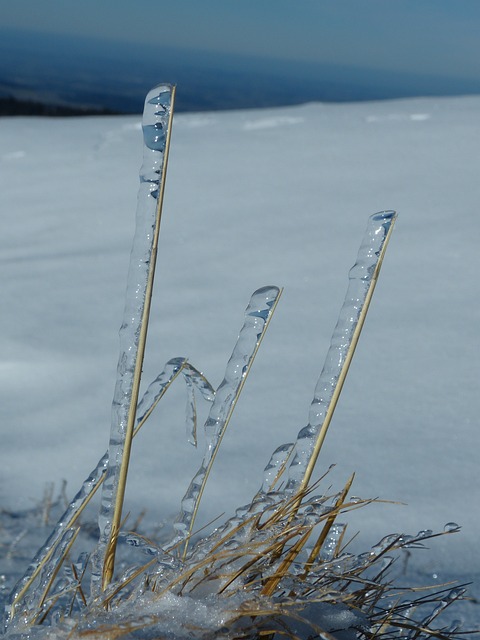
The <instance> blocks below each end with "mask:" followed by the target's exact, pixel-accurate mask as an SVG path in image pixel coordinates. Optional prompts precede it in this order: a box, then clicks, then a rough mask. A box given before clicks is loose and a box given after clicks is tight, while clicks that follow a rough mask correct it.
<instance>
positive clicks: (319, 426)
mask: <svg viewBox="0 0 480 640" xmlns="http://www.w3.org/2000/svg"><path fill="white" fill-rule="evenodd" d="M396 217H397V214H396V213H395V211H380V212H378V213H375V214H374V215H372V216H371V217H370V218H369V221H368V225H367V229H366V232H365V235H364V237H363V241H362V244H361V246H360V249H359V252H358V256H357V260H356V262H355V265H354V266H353V267H352V269H351V270H350V273H349V286H348V289H347V293H346V296H345V301H344V303H343V306H342V308H341V310H340V314H339V317H338V321H337V325H336V327H335V330H334V332H333V336H332V341H331V344H330V348H329V350H328V353H327V357H326V360H325V364H324V366H323V369H322V372H321V374H320V377H319V379H318V382H317V385H316V388H315V393H314V398H313V400H312V404H311V406H310V413H309V422H308V425H307V426H306V427H304V428H303V429H301V431H300V432H299V434H298V436H297V441H296V443H295V454H294V457H293V460H292V462H291V463H290V467H289V475H288V482H287V490H289V491H297V490H299V489H300V490H301V489H303V488H305V487H307V486H308V485H309V483H310V480H311V477H312V473H313V470H314V468H315V464H316V462H317V458H318V455H319V453H320V450H321V448H322V445H323V442H324V440H325V436H326V435H327V431H328V428H329V426H330V423H331V420H332V417H333V413H334V411H335V408H336V406H337V402H338V399H339V397H340V394H341V392H342V388H343V384H344V382H345V378H346V376H347V373H348V369H349V367H350V363H351V361H352V358H353V355H354V353H355V348H356V346H357V343H358V339H359V337H360V333H361V331H362V328H363V324H364V322H365V318H366V316H367V312H368V308H369V306H370V302H371V299H372V296H373V292H374V290H375V286H376V284H377V280H378V277H379V274H380V269H381V266H382V262H383V258H384V255H385V251H386V248H387V245H388V241H389V239H390V236H391V234H392V231H393V226H394V223H395V220H396Z"/></svg>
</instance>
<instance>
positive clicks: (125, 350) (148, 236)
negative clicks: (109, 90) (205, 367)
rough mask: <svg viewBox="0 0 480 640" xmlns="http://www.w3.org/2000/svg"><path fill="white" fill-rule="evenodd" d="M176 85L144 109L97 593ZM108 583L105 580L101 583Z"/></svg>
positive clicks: (125, 441) (139, 354)
mask: <svg viewBox="0 0 480 640" xmlns="http://www.w3.org/2000/svg"><path fill="white" fill-rule="evenodd" d="M173 93H174V89H173V87H171V86H170V85H160V86H158V87H155V88H154V89H152V90H151V91H150V92H149V93H148V95H147V97H146V99H145V108H144V114H143V138H144V156H143V164H142V167H141V169H140V189H139V193H138V204H137V216H136V228H135V237H134V240H133V246H132V253H131V256H130V267H129V272H128V284H127V293H126V302H125V311H124V317H123V322H122V325H121V328H120V356H119V360H118V371H117V382H116V387H115V393H114V399H113V405H112V426H111V432H110V445H109V465H108V469H107V474H106V478H105V481H104V483H103V490H102V502H101V508H100V514H99V519H98V524H99V528H100V539H99V544H98V547H97V550H96V552H95V554H94V556H93V562H92V565H93V566H92V593H93V594H98V593H99V592H100V590H101V589H102V588H103V587H105V583H106V582H108V581H109V574H110V575H111V572H112V571H113V562H114V555H115V539H114V538H115V535H116V534H117V533H118V523H117V521H119V519H120V518H119V515H120V514H121V506H122V505H121V501H123V495H122V496H121V499H120V495H119V494H120V493H122V491H121V489H122V485H124V484H125V481H126V470H127V467H128V458H129V447H130V442H131V437H132V429H133V422H134V419H133V420H132V407H133V409H136V404H137V402H136V399H135V397H134V395H135V393H138V383H139V378H140V374H141V366H140V365H141V361H142V359H143V348H144V345H145V338H146V330H147V324H148V310H149V304H150V300H149V292H151V286H152V284H153V272H154V266H155V259H156V246H157V242H158V232H159V222H160V210H161V201H162V195H163V187H164V173H165V170H166V163H165V161H166V154H167V152H168V140H169V135H168V134H169V126H170V121H171V110H172V102H173V101H172V96H173ZM101 583H103V584H101Z"/></svg>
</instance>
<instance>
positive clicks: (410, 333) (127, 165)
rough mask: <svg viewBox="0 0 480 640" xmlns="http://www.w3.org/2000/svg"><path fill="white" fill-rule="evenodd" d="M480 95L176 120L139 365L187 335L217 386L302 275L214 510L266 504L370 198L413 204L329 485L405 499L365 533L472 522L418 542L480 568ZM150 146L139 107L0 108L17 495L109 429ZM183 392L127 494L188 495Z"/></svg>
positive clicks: (250, 386)
mask: <svg viewBox="0 0 480 640" xmlns="http://www.w3.org/2000/svg"><path fill="white" fill-rule="evenodd" d="M179 90H180V91H181V88H180V89H179ZM479 109H480V98H477V97H465V98H443V99H440V98H430V99H415V100H402V101H392V102H378V103H361V104H342V105H324V104H308V105H304V106H301V107H291V108H284V109H275V110H262V111H238V112H218V113H211V114H188V115H179V116H176V117H175V122H174V131H173V138H172V148H171V156H170V162H169V173H168V180H167V191H166V197H165V207H164V217H163V221H162V229H161V233H160V252H159V260H158V265H157V276H156V283H155V293H154V298H155V300H154V305H153V310H152V314H153V316H152V321H151V325H150V333H149V341H148V345H147V351H148V357H147V361H146V364H145V369H144V380H145V386H146V384H148V383H149V382H150V381H151V380H153V379H154V378H155V376H156V375H157V374H158V373H159V371H160V370H161V369H162V367H163V364H164V363H165V362H166V361H167V360H168V359H170V358H171V357H173V356H187V357H188V358H189V361H190V362H191V363H192V364H193V365H194V366H196V367H197V368H199V369H201V370H202V371H203V373H204V374H205V375H206V376H207V378H208V379H209V380H210V382H212V384H213V385H214V386H218V384H219V383H220V381H221V380H222V377H223V372H224V368H225V365H226V362H227V359H228V357H229V354H230V352H231V349H232V348H233V345H234V343H235V340H236V337H237V335H238V330H239V329H240V326H241V321H242V314H243V311H244V308H245V306H246V304H247V302H248V299H249V297H250V295H251V293H252V292H253V291H254V290H255V289H257V288H258V287H260V286H263V285H273V284H275V285H279V286H283V287H285V291H284V294H283V296H282V299H281V301H280V304H279V305H278V307H277V310H276V313H275V317H274V318H273V320H272V322H271V325H270V328H269V330H268V333H267V335H266V337H265V339H264V341H263V343H262V347H261V349H260V351H259V354H258V356H257V359H256V361H255V364H254V367H253V370H252V373H251V375H250V377H249V379H248V381H247V384H246V385H245V389H244V391H243V394H242V397H241V400H240V401H239V403H238V406H237V408H236V410H235V413H234V417H233V419H232V422H231V424H230V427H229V430H228V431H227V433H226V435H225V438H224V440H223V443H222V447H221V450H220V453H219V455H218V457H217V461H216V464H215V466H214V470H213V472H212V476H211V478H210V481H209V485H207V490H206V492H205V496H204V499H203V506H202V509H203V513H202V516H201V517H202V521H201V522H199V526H201V524H202V523H205V522H208V521H209V520H211V519H212V518H215V517H216V516H218V515H220V514H221V513H222V512H227V513H228V514H230V513H231V512H232V511H233V509H234V508H235V507H236V506H238V505H240V504H244V503H245V502H249V500H250V499H251V497H252V495H253V494H254V493H255V492H256V491H257V489H258V488H259V486H260V485H261V483H262V477H263V474H262V471H263V468H264V466H265V465H266V463H267V462H268V459H269V456H270V454H271V452H272V451H273V449H274V448H275V447H276V446H277V445H280V444H282V443H284V442H289V441H292V440H293V439H294V438H295V437H296V434H297V432H298V430H299V429H300V428H302V427H303V426H305V424H306V422H307V418H308V408H309V405H310V402H311V399H312V396H313V390H314V387H315V383H316V380H317V378H318V375H319V373H320V370H321V368H322V365H323V360H324V357H325V354H326V353H327V350H328V345H329V342H330V338H331V334H332V331H333V328H334V326H335V322H336V318H337V315H338V312H339V310H340V307H341V304H342V302H343V298H344V294H345V290H346V287H347V273H348V270H349V268H350V267H351V266H352V264H353V261H354V259H355V256H356V253H357V249H358V246H359V244H360V241H361V238H362V235H363V233H364V229H365V226H366V222H367V217H368V216H369V215H370V214H372V213H374V212H376V211H380V210H384V209H396V210H397V211H398V212H399V220H398V223H397V225H396V228H395V231H394V234H393V237H392V240H391V243H390V246H389V248H388V251H387V255H386V257H385V261H384V265H383V268H382V273H381V277H380V281H379V284H378V286H377V289H376V291H375V295H374V298H373V302H372V305H371V310H370V312H369V315H368V318H367V321H366V324H365V328H364V331H363V334H362V336H361V339H360V342H359V346H358V348H357V352H356V355H355V358H354V361H353V364H352V367H351V370H350V373H349V376H348V378H347V381H346V384H345V387H344V390H343V393H342V396H341V399H340V402H339V406H338V408H337V411H336V414H335V417H334V420H333V422H332V426H331V428H330V432H329V434H328V437H327V441H326V444H325V447H324V449H323V450H322V453H321V456H320V460H319V469H318V475H319V474H320V473H322V472H324V471H325V470H326V469H327V468H328V466H329V465H330V464H331V463H335V464H336V466H335V468H334V469H333V470H332V471H331V472H330V473H329V475H328V478H327V479H326V480H325V481H324V483H326V485H327V486H328V485H330V484H331V485H332V486H333V487H334V489H335V490H339V489H340V488H341V487H342V486H343V485H344V484H345V482H346V480H347V478H348V477H349V475H350V474H351V472H352V471H355V472H356V479H355V483H354V486H353V491H354V493H355V495H360V496H362V497H377V496H378V497H380V498H382V499H385V500H392V501H399V502H402V503H406V506H405V505H403V506H402V505H399V504H377V505H372V506H368V507H365V508H362V509H359V510H357V511H355V512H354V513H353V514H351V515H350V516H349V517H348V519H349V522H350V524H349V528H350V532H351V533H352V534H353V533H354V532H355V531H357V530H360V532H361V534H360V536H359V539H357V540H356V542H355V544H356V545H357V548H358V549H360V548H361V549H362V550H363V549H365V548H367V547H368V545H370V544H373V543H375V542H376V541H377V540H378V539H380V538H381V537H382V536H384V535H385V534H387V533H391V532H394V531H398V532H403V531H405V532H408V533H416V532H417V531H418V530H420V529H425V528H432V529H434V530H442V529H443V526H444V524H445V523H447V522H450V521H453V522H457V523H459V524H460V525H461V526H462V530H461V532H460V533H457V534H455V535H453V536H445V537H444V538H440V539H438V540H437V541H435V543H434V542H433V541H432V543H431V547H432V548H431V550H429V551H425V552H417V553H416V554H415V557H414V558H412V559H410V563H415V567H416V570H417V571H419V572H420V573H422V574H423V575H424V576H425V580H426V581H427V582H433V581H438V582H439V583H441V582H443V581H444V580H446V579H452V578H456V579H459V580H460V581H461V582H465V581H471V580H474V581H478V576H479V573H480V567H479V565H478V561H477V537H478V531H479V522H480V516H479V515H478V513H479V510H478V505H479V498H480V489H479V486H478V483H477V482H476V481H475V478H476V474H477V469H478V426H477V420H478V415H479V408H480V407H479V394H478V390H477V386H478V372H479V360H478V337H477V328H478V321H479V315H480V313H479V307H478V302H477V301H478V297H479V293H480V292H479V284H478V283H479V280H478V267H479V258H478V248H477V244H478V229H479V218H478V211H477V208H478V201H479V196H480V193H479V192H480V185H479V182H478V176H477V173H478V136H479V133H480V132H479V128H480V124H479V120H478V113H479ZM141 154H142V140H141V133H140V131H139V118H138V117H106V118H84V119H64V120H47V119H41V118H15V119H3V120H0V166H1V173H0V210H1V211H2V220H3V224H2V234H1V238H0V243H1V245H0V260H1V262H2V313H1V331H0V341H1V342H0V349H1V353H2V356H3V357H2V362H1V365H0V382H1V389H2V402H1V407H2V408H1V412H2V427H1V428H2V447H1V450H0V478H1V489H0V504H1V505H2V506H4V507H9V508H16V509H17V508H27V507H30V506H32V505H33V504H35V503H37V502H38V500H39V499H40V498H41V496H42V494H43V488H44V486H45V484H46V483H48V482H51V481H52V482H55V483H56V484H58V485H59V484H60V483H61V480H62V479H63V478H65V479H67V480H68V487H69V488H70V490H71V492H72V493H73V492H74V491H76V490H77V488H78V487H79V485H80V484H81V482H82V480H83V479H84V478H85V476H86V475H87V473H88V472H89V471H90V469H91V468H93V467H94V465H95V464H96V462H97V460H98V458H99V457H100V455H101V454H102V453H103V452H104V451H105V449H106V448H107V443H108V433H109V423H110V406H111V400H112V395H113V388H114V384H115V368H116V362H117V357H118V329H119V326H120V322H121V317H122V310H123V305H124V290H125V282H126V273H127V267H128V255H129V251H130V243H131V238H132V236H133V227H134V215H133V213H134V211H135V200H136V193H137V185H138V169H139V166H140V163H141ZM184 404H185V400H184V389H183V388H182V384H181V383H180V382H179V383H178V384H177V385H176V387H175V389H172V390H171V391H170V392H169V394H168V396H166V397H165V399H164V400H162V405H163V408H162V407H160V408H159V410H158V411H157V413H156V418H155V419H154V425H150V426H149V427H146V428H145V430H144V432H142V434H141V435H139V437H138V442H137V440H136V441H135V444H134V451H133V461H132V464H131V470H130V480H129V493H128V495H127V507H126V508H127V510H131V511H132V513H138V511H139V509H141V508H143V507H145V508H146V509H147V512H148V517H150V518H152V519H161V520H163V519H166V520H169V519H171V517H172V516H173V515H174V514H176V513H177V512H178V509H179V506H180V499H181V497H182V495H183V494H184V492H185V490H186V488H187V486H188V483H189V481H190V479H191V477H192V476H193V473H194V471H195V470H196V468H197V467H198V463H199V460H200V459H201V455H202V447H201V444H200V447H199V450H198V451H195V450H194V449H193V448H192V447H191V445H190V444H188V442H187V439H186V438H185V435H184V422H183V412H184ZM477 584H478V582H477ZM476 615H477V620H478V618H479V617H480V616H478V614H476Z"/></svg>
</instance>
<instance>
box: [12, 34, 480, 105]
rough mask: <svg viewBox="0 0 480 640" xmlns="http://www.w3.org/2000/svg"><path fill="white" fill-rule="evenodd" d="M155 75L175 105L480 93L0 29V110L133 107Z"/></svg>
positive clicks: (428, 82)
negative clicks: (168, 86) (173, 90)
mask: <svg viewBox="0 0 480 640" xmlns="http://www.w3.org/2000/svg"><path fill="white" fill-rule="evenodd" d="M159 82H172V83H176V84H177V85H178V89H179V90H178V94H177V104H176V108H177V111H205V110H219V109H245V108H261V107H275V106H282V105H293V104H301V103H305V102H356V101H365V100H382V99H392V98H404V97H414V96H432V95H460V94H477V93H478V94H480V80H478V81H472V80H465V79H458V78H447V77H432V76H424V75H420V74H407V73H398V72H392V71H388V70H378V69H366V68H363V69H362V68H355V67H346V66H340V65H330V64H313V63H302V62H299V61H292V60H273V59H267V58H255V57H251V56H240V55H233V54H228V55H227V54H222V55H219V54H217V53H212V52H205V51H195V50H184V49H174V48H171V47H168V48H167V47H162V46H161V45H159V46H158V47H156V46H151V45H148V46H147V45H137V46H135V45H131V44H130V45H129V44H125V43H122V44H120V43H115V42H113V41H101V40H90V39H86V38H67V37H60V36H57V35H51V34H50V35H49V34H38V33H29V32H20V31H14V30H8V29H0V100H1V104H2V109H3V111H2V113H3V115H12V114H21V113H23V114H24V113H27V112H28V113H29V114H33V113H36V114H39V115H79V114H91V113H98V114H101V113H140V112H141V111H142V108H143V98H144V96H145V94H146V92H147V91H148V90H149V89H150V88H151V87H152V86H154V85H155V84H158V83H159ZM15 109H17V111H15Z"/></svg>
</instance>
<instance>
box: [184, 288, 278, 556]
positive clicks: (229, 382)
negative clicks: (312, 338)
mask: <svg viewBox="0 0 480 640" xmlns="http://www.w3.org/2000/svg"><path fill="white" fill-rule="evenodd" d="M280 293H281V291H280V289H279V288H278V287H274V286H270V287H263V288H261V289H258V290H257V291H255V293H254V294H253V295H252V297H251V299H250V303H249V305H248V307H247V309H246V311H245V322H244V325H243V327H242V329H241V331H240V334H239V336H238V340H237V343H236V344H235V347H234V349H233V353H232V355H231V357H230V360H229V361H228V364H227V368H226V371H225V377H224V379H223V381H222V383H221V384H220V386H219V387H218V389H217V392H216V394H215V400H214V401H213V405H212V408H211V410H210V414H209V416H208V419H207V421H206V423H205V435H206V449H205V454H204V457H203V461H202V464H201V466H200V468H199V470H198V471H197V473H196V475H195V477H194V478H193V480H192V481H191V483H190V486H189V487H188V490H187V492H186V494H185V496H184V498H183V500H182V510H181V512H180V515H179V516H178V518H177V520H176V522H175V525H174V526H175V530H176V532H177V534H178V538H176V539H175V543H177V542H178V540H179V539H180V540H181V539H182V538H186V537H187V536H188V535H189V532H190V530H191V526H192V524H193V521H194V519H195V515H196V511H197V508H198V504H199V501H200V499H201V496H202V493H203V489H204V486H205V482H206V479H207V477H208V474H209V472H210V468H211V466H212V464H213V461H214V458H215V455H216V453H217V450H218V447H219V445H220V442H221V440H222V437H223V434H224V433H225V429H226V427H227V425H228V421H229V420H230V416H231V414H232V412H233V409H234V406H235V403H236V401H237V399H238V396H239V395H240V392H241V390H242V387H243V383H244V381H245V379H246V376H247V374H248V371H249V369H250V366H251V364H252V362H253V359H254V357H255V355H256V352H257V350H258V347H259V345H260V341H261V339H262V337H263V334H264V332H265V329H266V327H267V325H268V321H269V319H270V317H271V315H272V313H273V310H274V309H275V305H276V303H277V301H278V299H279V296H280Z"/></svg>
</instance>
